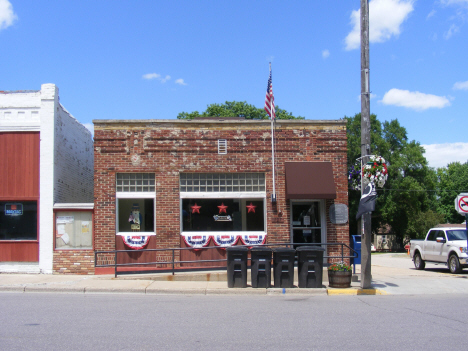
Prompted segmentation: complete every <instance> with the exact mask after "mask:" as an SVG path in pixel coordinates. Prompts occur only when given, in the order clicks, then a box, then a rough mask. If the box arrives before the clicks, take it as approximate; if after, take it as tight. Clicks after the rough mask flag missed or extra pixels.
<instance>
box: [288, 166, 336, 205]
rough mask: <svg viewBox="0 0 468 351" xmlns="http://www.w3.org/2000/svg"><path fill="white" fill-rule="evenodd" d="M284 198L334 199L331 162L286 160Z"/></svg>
mask: <svg viewBox="0 0 468 351" xmlns="http://www.w3.org/2000/svg"><path fill="white" fill-rule="evenodd" d="M285 170H286V199H336V187H335V180H334V178H333V167H332V163H331V162H286V163H285Z"/></svg>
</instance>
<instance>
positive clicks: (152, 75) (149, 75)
mask: <svg viewBox="0 0 468 351" xmlns="http://www.w3.org/2000/svg"><path fill="white" fill-rule="evenodd" d="M143 79H147V80H151V79H157V80H159V81H160V82H161V83H166V82H167V81H168V80H169V79H171V76H165V77H162V76H161V75H160V74H158V73H147V74H144V75H143Z"/></svg>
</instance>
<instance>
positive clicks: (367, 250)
mask: <svg viewBox="0 0 468 351" xmlns="http://www.w3.org/2000/svg"><path fill="white" fill-rule="evenodd" d="M369 85H370V79H369V0H361V157H363V159H362V161H363V165H365V164H366V162H367V161H369V156H368V155H370V153H371V150H370V86H369ZM361 184H362V183H361ZM363 191H364V189H363V187H361V194H362V192H363ZM361 229H362V231H361V288H362V289H369V288H371V277H372V276H371V213H370V212H369V213H365V214H363V215H362V217H361Z"/></svg>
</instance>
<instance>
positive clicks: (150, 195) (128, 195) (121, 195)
mask: <svg viewBox="0 0 468 351" xmlns="http://www.w3.org/2000/svg"><path fill="white" fill-rule="evenodd" d="M119 199H153V230H154V232H118V231H117V229H118V228H119ZM115 235H123V236H126V235H134V236H145V235H156V192H155V191H154V192H153V191H151V192H122V191H119V192H116V193H115Z"/></svg>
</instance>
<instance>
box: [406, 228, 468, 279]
mask: <svg viewBox="0 0 468 351" xmlns="http://www.w3.org/2000/svg"><path fill="white" fill-rule="evenodd" d="M466 247H467V241H466V229H463V228H432V229H429V231H428V232H427V235H426V238H425V239H424V240H421V239H420V240H411V241H410V257H411V258H412V259H413V262H414V267H415V268H416V269H418V270H422V269H424V268H425V267H426V262H430V263H444V264H446V265H447V266H448V268H449V270H450V272H451V273H454V274H456V273H460V272H461V270H462V269H463V268H465V267H468V254H467V248H466Z"/></svg>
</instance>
